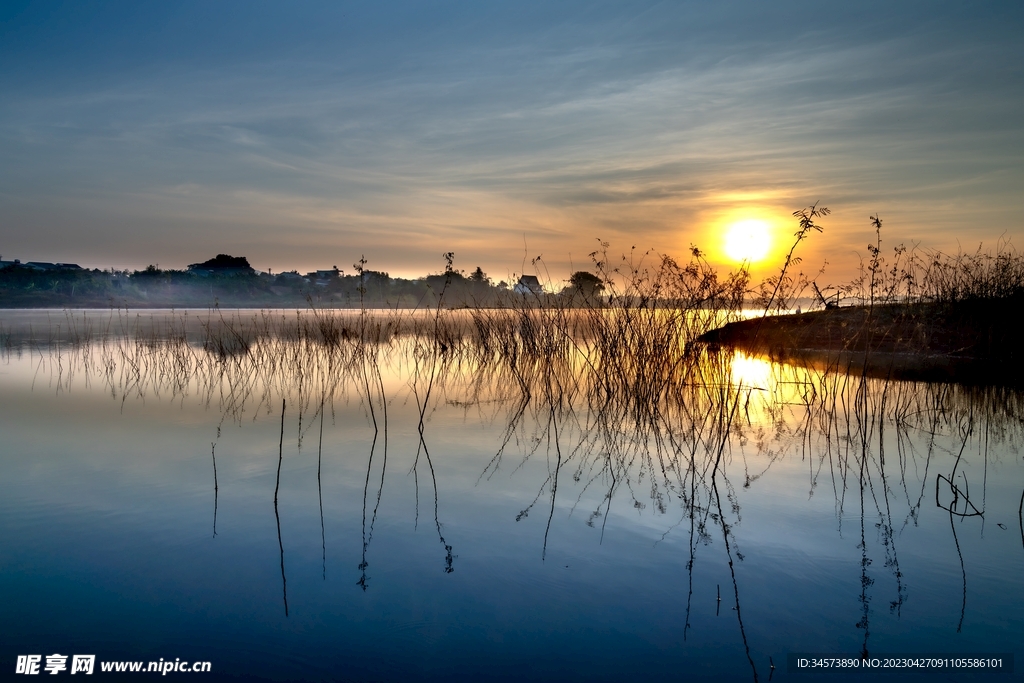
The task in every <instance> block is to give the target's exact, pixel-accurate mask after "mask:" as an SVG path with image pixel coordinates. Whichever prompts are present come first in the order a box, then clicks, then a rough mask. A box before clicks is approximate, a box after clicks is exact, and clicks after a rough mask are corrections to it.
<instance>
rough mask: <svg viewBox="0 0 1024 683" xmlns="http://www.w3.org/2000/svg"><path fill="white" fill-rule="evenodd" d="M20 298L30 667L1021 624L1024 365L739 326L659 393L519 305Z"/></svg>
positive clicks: (759, 669)
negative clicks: (862, 362)
mask: <svg viewBox="0 0 1024 683" xmlns="http://www.w3.org/2000/svg"><path fill="white" fill-rule="evenodd" d="M31 315H32V314H24V313H21V314H17V315H16V314H14V313H2V314H0V318H2V319H3V320H4V321H5V327H4V328H3V329H4V330H6V332H5V333H4V334H5V335H6V336H4V338H3V339H0V345H2V347H3V348H2V362H0V434H2V446H0V467H2V471H3V476H2V477H0V547H2V548H3V551H2V553H0V595H2V596H3V599H2V601H0V650H2V653H0V654H2V662H3V664H2V666H3V667H5V668H6V670H7V672H8V673H10V672H13V670H14V666H15V660H16V658H17V655H19V654H32V653H36V654H43V655H47V654H51V653H64V654H70V653H91V654H96V655H97V659H98V660H119V659H124V660H146V661H151V660H158V659H159V658H164V659H171V660H173V659H174V658H181V659H183V660H208V661H210V662H211V663H212V667H213V674H210V675H205V676H203V679H204V680H221V679H225V680H275V681H277V680H311V681H312V680H316V681H319V680H353V681H371V680H373V681H376V680H386V681H391V680H395V681H398V680H402V681H432V680H441V679H447V680H499V681H501V680H509V681H512V680H551V681H555V680H557V681H594V680H600V681H631V680H642V679H648V678H651V679H654V678H658V679H661V680H701V679H707V680H738V681H742V680H759V681H767V680H772V681H776V680H779V681H782V680H786V681H788V680H825V679H827V678H829V677H828V676H825V677H820V676H817V675H815V674H809V673H800V672H797V673H794V672H791V671H790V670H789V669H788V667H787V657H788V655H790V654H792V653H820V654H830V655H840V654H847V655H851V656H853V655H856V656H858V657H859V656H861V655H863V654H864V653H867V655H868V656H871V657H874V656H884V655H885V654H888V653H898V654H904V655H907V654H920V653H936V654H938V653H942V654H947V655H949V654H954V653H971V654H979V655H980V654H996V655H997V656H999V655H1001V656H1004V657H1005V656H1006V654H1009V653H1014V652H1015V651H1016V650H1017V649H1018V645H1019V643H1021V642H1022V641H1024V613H1022V610H1021V607H1022V605H1024V601H1022V598H1024V582H1022V580H1021V577H1022V574H1024V572H1022V570H1024V529H1022V527H1021V517H1020V505H1021V501H1022V491H1024V462H1022V458H1021V453H1020V450H1019V445H1020V440H1021V433H1022V430H1021V427H1022V413H1021V408H1022V407H1024V400H1022V398H1021V396H1020V395H1019V394H1017V393H1015V392H1012V391H1008V390H994V389H989V390H982V389H965V388H960V387H954V386H936V385H923V384H897V383H885V382H883V381H880V380H870V379H862V378H859V377H856V376H855V377H849V376H847V375H844V374H843V373H841V372H823V371H809V370H802V369H799V368H794V367H788V366H781V365H774V364H771V363H768V362H766V361H763V360H760V359H754V358H747V357H745V356H742V355H740V354H734V353H732V352H729V353H723V354H718V355H717V356H714V355H707V356H705V357H702V358H700V359H698V360H696V361H693V362H694V363H695V365H694V366H693V367H691V368H690V369H689V370H687V373H688V374H686V375H685V377H683V378H682V379H678V378H675V379H672V382H673V383H674V384H673V385H672V388H671V389H670V390H665V391H662V390H658V391H657V392H655V393H656V394H657V396H653V397H652V396H645V395H644V391H645V387H649V386H652V385H650V384H646V385H645V384H643V383H635V377H634V376H642V375H643V373H644V368H643V367H642V362H643V361H642V359H639V360H637V365H635V366H630V365H628V363H630V362H632V361H631V360H630V359H623V358H608V357H604V358H602V357H600V354H599V353H598V351H596V350H594V349H593V348H591V347H588V346H587V344H586V343H585V342H580V343H579V344H578V345H576V346H573V345H569V346H567V347H564V348H560V349H557V350H556V351H555V352H550V353H548V352H545V351H544V349H543V348H541V350H540V351H538V348H537V347H536V346H530V345H529V344H527V343H526V342H524V341H523V339H524V335H525V334H526V333H524V332H523V328H522V326H520V327H519V328H516V330H515V334H516V335H519V336H518V337H516V338H517V339H519V345H518V346H516V347H515V348H511V347H504V348H496V347H488V348H484V347H487V344H486V343H484V342H482V341H480V339H476V340H475V341H474V338H472V337H467V339H469V341H466V342H464V343H463V342H458V341H457V340H458V337H457V335H456V336H449V337H444V339H442V340H441V341H438V339H439V338H438V337H436V336H435V337H433V338H428V337H426V336H423V335H415V334H408V335H407V334H394V335H389V334H386V335H384V336H383V337H381V339H382V340H383V341H381V343H372V344H365V343H356V342H353V341H351V339H350V338H349V337H348V332H346V333H345V334H343V335H341V336H340V337H337V338H334V337H331V336H330V335H327V336H325V335H324V334H320V336H317V334H308V333H309V330H312V329H316V328H315V325H314V326H313V327H309V328H307V334H305V336H304V335H303V334H302V333H299V332H295V333H293V334H286V333H280V330H282V329H284V328H286V327H287V326H288V325H291V324H292V323H291V322H288V323H287V324H286V323H284V322H282V323H281V325H280V326H279V327H278V328H277V329H278V332H279V333H278V334H271V333H270V332H269V330H270V328H269V327H266V328H264V330H263V334H262V335H261V334H259V333H258V332H257V331H254V330H256V328H255V327H253V328H251V329H249V330H248V331H247V332H245V333H244V334H241V335H236V336H234V337H232V336H231V335H228V334H226V333H224V332H223V330H221V331H220V332H218V333H217V334H216V336H211V335H212V333H211V331H210V330H211V328H210V327H209V326H204V325H203V324H200V323H198V322H196V320H198V318H196V319H191V320H190V321H185V319H184V318H183V317H181V316H183V315H184V314H181V313H175V314H171V313H164V314H161V313H157V314H145V316H150V317H147V318H146V321H147V322H146V325H144V326H142V327H140V326H138V325H136V326H135V328H134V329H135V330H136V332H135V334H134V335H133V334H132V332H131V329H132V325H125V324H123V323H124V319H121V321H120V322H119V325H120V328H117V326H114V328H115V329H114V330H113V332H112V331H111V326H110V325H108V326H107V327H103V326H102V325H100V324H99V323H95V324H91V325H90V324H85V325H83V320H81V319H80V320H79V322H78V323H77V324H76V325H72V326H71V327H72V328H77V332H75V331H73V332H71V333H69V326H68V324H67V322H68V320H69V318H68V317H65V316H64V315H63V314H57V315H56V316H54V315H53V314H51V318H50V319H49V320H45V317H40V314H38V313H37V314H34V315H35V316H36V317H35V318H31ZM77 315H81V314H77ZM153 315H155V316H157V320H156V322H153V319H152V317H151V316H153ZM275 315H277V317H275V318H274V320H275V321H276V320H281V321H283V320H285V319H287V320H288V321H292V320H293V319H294V316H295V315H296V314H294V313H287V314H279V315H278V314H275ZM5 316H6V317H5ZM19 316H21V317H19ZM26 316H27V317H26ZM160 316H163V318H160ZM30 318H31V321H32V323H33V327H32V334H31V335H30V336H31V338H30V336H29V335H27V334H23V333H20V332H19V330H22V332H23V331H24V329H26V326H27V323H26V321H27V320H29V319H30ZM98 319H99V318H97V320H98ZM115 319H116V318H115ZM167 321H171V323H174V321H177V324H176V325H175V324H167V325H164V323H166V322H167ZM44 322H45V323H46V326H48V327H47V329H51V328H52V329H53V330H54V331H52V332H47V333H46V334H47V336H46V337H44V335H43V333H42V332H40V330H41V329H42V328H43V327H44ZM137 322H138V321H137V320H136V323H137ZM428 322H429V321H428ZM520 322H521V321H520ZM517 324H518V323H517ZM58 325H59V326H60V330H57V329H56V328H57V326H58ZM352 325H355V323H352ZM143 327H144V329H145V333H141V332H139V330H140V329H143ZM231 329H234V328H231ZM299 329H300V328H299V327H295V330H299ZM346 329H348V328H346ZM351 329H352V330H354V329H355V328H354V327H351ZM12 330H13V332H12ZM118 330H120V331H118ZM0 331H3V330H0ZM321 332H322V329H321ZM510 334H511V333H510ZM76 335H77V336H76ZM204 335H205V336H204ZM481 338H482V337H481ZM214 339H215V340H216V343H214V342H213V341H212V340H214ZM496 339H497V337H496ZM325 340H326V342H325ZM453 340H456V341H453ZM531 343H532V342H531ZM460 344H461V345H460ZM545 353H547V355H545ZM531 354H532V355H531ZM552 358H554V359H555V360H552ZM545 359H546V360H545ZM623 363H626V364H627V365H623ZM622 368H632V369H631V370H630V372H629V377H628V378H626V376H625V374H624V375H623V377H620V378H618V379H616V377H617V375H616V372H620V371H621V369H622ZM617 369H618V370H617ZM673 377H674V376H673ZM602 378H603V379H602ZM652 381H653V380H652ZM631 382H633V383H632V384H631ZM627 394H628V395H627ZM1007 664H1008V662H1007ZM772 665H774V667H775V668H774V669H773V668H772ZM1020 666H1024V664H1021V665H1020ZM5 675H6V674H5ZM65 675H67V672H65ZM97 675H98V676H100V677H102V676H101V675H99V674H97ZM169 675H171V677H174V676H175V674H169ZM152 676H153V674H150V677H152ZM177 676H178V677H183V676H185V674H177ZM903 676H904V677H907V676H910V677H914V675H913V674H907V673H906V672H904V673H903ZM186 677H187V676H186ZM231 677H234V678H231ZM881 677H883V676H881V675H879V674H878V672H873V673H871V674H865V673H864V672H863V671H861V672H857V673H854V674H850V675H849V676H846V677H845V678H846V679H848V680H855V679H863V680H873V679H875V678H881ZM919 677H920V678H921V679H922V680H924V679H925V678H928V679H932V680H1015V679H1020V678H1021V674H1020V671H1019V668H1018V671H1017V672H1016V673H1012V674H1011V673H1002V674H997V673H992V672H988V671H987V672H968V671H954V670H945V671H942V672H931V673H928V674H920V675H919ZM110 678H111V679H114V678H119V679H120V680H128V679H127V678H126V677H125V676H124V675H122V676H120V677H118V676H114V675H111V676H110Z"/></svg>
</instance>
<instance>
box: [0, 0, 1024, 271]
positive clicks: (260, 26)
mask: <svg viewBox="0 0 1024 683" xmlns="http://www.w3.org/2000/svg"><path fill="white" fill-rule="evenodd" d="M929 7H932V6H931V5H929ZM912 10H913V8H912V7H910V6H908V7H907V8H904V9H902V10H892V9H879V8H874V10H872V9H871V8H868V9H866V10H863V11H860V10H857V11H855V10H852V9H850V10H845V9H844V10H839V11H841V12H843V14H835V13H833V14H831V15H830V14H827V13H823V12H822V11H821V10H820V8H818V9H816V12H815V14H814V16H815V17H817V20H816V22H812V23H813V24H814V25H808V26H803V25H802V24H800V23H798V22H796V19H798V18H802V17H803V11H804V8H803V7H802V6H801V5H799V4H791V5H779V6H778V9H777V10H773V11H769V10H766V9H765V8H764V7H762V6H761V5H757V4H746V3H735V4H726V5H723V6H721V7H718V6H716V7H709V6H708V7H700V6H695V5H687V6H685V7H682V6H680V8H676V7H674V6H671V5H665V4H662V5H658V4H653V5H650V6H647V7H643V8H640V9H638V10H635V11H634V10H632V9H628V8H627V6H626V5H605V6H601V7H598V8H596V9H595V8H592V7H591V6H589V5H566V6H564V7H560V8H554V9H552V8H546V7H542V6H539V5H529V4H526V5H522V6H521V8H520V9H519V10H517V11H516V12H507V11H505V10H496V9H481V8H477V7H475V6H474V7H473V8H469V9H467V8H466V7H464V6H461V5H452V4H447V3H441V4H438V5H433V6H429V7H427V6H413V5H409V6H405V7H404V9H403V8H402V7H398V8H397V9H394V10H393V12H392V13H390V14H385V13H383V12H380V13H378V11H377V10H373V9H367V8H362V9H358V10H354V11H353V13H352V16H349V15H348V14H346V11H342V10H329V11H327V10H325V11H327V14H328V15H327V16H326V17H324V18H322V21H319V22H317V17H315V16H311V15H309V14H304V13H306V12H309V10H308V8H307V9H304V10H298V15H296V16H289V17H282V16H280V15H279V14H275V13H274V12H273V11H270V12H271V16H269V17H268V16H264V17H262V18H260V17H258V16H255V15H253V16H250V15H248V14H246V15H245V16H244V17H240V19H239V21H240V22H241V24H243V25H244V26H245V27H248V30H250V31H251V33H252V35H243V34H242V33H241V32H240V31H241V29H240V28H239V27H238V26H235V25H234V24H231V23H230V22H229V21H228V20H227V19H226V18H225V17H223V16H221V15H220V14H219V13H218V12H217V11H215V10H202V11H203V12H207V13H211V12H212V14H211V15H210V16H209V17H207V18H208V19H209V20H210V21H211V22H212V24H213V25H216V26H220V27H221V29H222V31H223V32H224V35H223V41H222V42H221V43H220V44H214V43H213V42H211V41H213V39H212V38H211V37H209V36H207V35H206V33H207V32H208V31H210V30H212V29H208V28H204V29H202V30H200V31H199V36H198V37H192V38H190V37H189V36H188V35H187V34H186V27H187V25H189V14H188V12H187V11H184V12H183V13H178V14H175V16H174V17H171V18H167V17H165V18H164V19H165V20H166V21H165V23H164V24H159V22H156V23H157V24H159V25H162V26H165V27H166V26H171V28H164V29H160V30H156V29H154V30H156V34H154V35H153V36H151V38H152V40H151V43H152V44H144V43H143V42H142V38H140V37H138V36H135V37H131V36H128V35H127V34H128V33H130V32H131V31H132V30H133V29H137V30H139V31H141V32H142V34H143V36H144V35H145V33H146V30H148V29H144V28H140V27H142V26H143V24H144V20H145V19H149V20H152V19H153V18H152V17H146V16H143V17H137V18H136V19H135V20H133V21H135V23H132V22H131V21H128V22H127V23H125V22H122V23H120V24H118V23H117V22H114V24H112V27H109V28H103V29H97V30H99V31H100V32H101V34H102V32H103V31H106V32H107V33H111V34H112V37H111V39H110V40H109V41H108V43H109V44H110V45H112V47H103V46H101V45H100V42H99V41H100V38H102V35H100V38H90V37H88V36H83V35H81V33H80V30H78V29H75V28H73V27H72V26H71V25H70V23H69V24H68V25H66V26H64V28H59V27H58V28H54V27H53V26H50V25H49V24H45V22H44V25H43V26H42V27H41V28H37V29H35V30H36V32H37V33H38V34H39V36H42V37H46V36H49V39H50V40H51V41H55V40H56V39H57V38H56V37H57V36H60V35H66V36H68V44H69V45H72V46H77V49H81V50H82V54H83V55H84V59H82V60H81V62H82V63H81V64H77V65H72V64H70V63H69V64H61V63H60V61H59V60H56V59H55V58H53V57H49V58H46V59H41V60H40V62H39V63H38V64H37V65H36V66H35V67H33V68H29V67H27V66H24V64H26V62H24V61H18V60H16V59H15V57H16V56H17V54H16V53H17V52H18V50H19V49H21V50H22V53H21V56H22V57H24V56H25V55H30V54H31V53H32V49H33V48H31V47H30V46H29V42H28V41H25V42H24V43H23V44H22V46H21V47H20V48H19V47H18V44H17V41H15V42H14V43H9V46H8V47H7V48H4V49H3V51H2V52H0V65H8V66H9V65H11V64H19V65H22V66H19V67H18V68H17V69H15V70H14V71H13V75H10V73H11V72H9V75H8V76H7V77H6V81H5V84H6V85H7V86H9V88H8V93H9V94H8V95H7V96H6V97H5V99H4V102H3V103H0V160H2V161H3V164H2V169H0V181H2V183H0V187H2V188H4V189H2V190H0V193H2V199H3V201H4V204H5V206H6V207H7V208H6V209H5V212H6V224H7V225H8V226H10V227H8V228H5V230H6V231H9V232H10V233H11V234H7V235H4V237H5V242H7V243H8V244H9V245H10V246H5V253H8V252H9V251H10V249H11V248H14V249H15V250H18V251H19V252H23V254H24V255H25V256H26V257H29V256H31V257H32V258H56V257H55V256H50V255H49V253H48V252H44V250H46V249H48V245H49V244H52V243H53V240H54V238H56V237H57V236H61V239H59V240H58V241H59V242H61V243H62V244H65V245H67V248H69V249H70V248H72V247H74V248H79V249H86V248H88V249H91V250H92V251H93V253H99V254H120V255H121V256H119V257H118V258H120V259H123V260H125V261H131V260H134V261H136V262H137V263H138V264H141V265H144V264H145V263H148V262H150V261H152V260H155V259H157V258H159V259H161V262H162V263H167V264H169V263H172V262H175V261H177V260H180V261H182V262H183V263H184V262H188V260H189V259H192V260H194V259H195V258H196V256H195V253H194V252H195V250H197V249H207V250H209V249H214V248H216V249H228V248H229V247H230V248H235V247H233V246H232V244H233V243H234V244H239V245H240V246H238V247H237V248H238V249H247V250H248V251H249V253H250V256H251V257H252V258H253V259H256V260H261V261H265V262H266V263H267V265H269V266H272V267H274V268H275V269H280V268H290V267H303V268H304V267H313V266H315V265H318V264H319V261H318V259H320V258H321V257H322V250H323V249H324V248H328V249H331V250H337V251H338V252H347V253H348V254H349V256H348V257H347V258H356V257H357V256H358V255H359V254H360V253H368V252H373V253H379V254H380V255H381V256H380V258H381V259H382V260H391V261H393V263H380V264H379V266H380V267H381V268H384V269H390V270H392V271H393V272H401V271H405V272H416V271H419V272H423V271H425V270H427V269H430V268H432V267H434V264H433V262H434V261H435V260H436V259H435V256H436V254H435V253H434V252H437V253H438V254H439V253H440V252H441V251H447V250H449V249H454V250H455V251H456V252H457V254H459V255H460V257H464V258H466V259H469V260H471V261H473V262H474V264H475V263H481V264H483V265H485V269H487V270H489V271H497V272H500V271H501V270H502V269H503V268H508V267H511V266H510V264H511V265H512V266H517V262H516V261H517V259H518V252H519V251H520V250H521V245H522V241H523V236H524V234H525V235H526V236H527V237H528V240H529V242H530V243H531V244H532V245H534V246H535V247H537V248H538V249H539V250H542V251H544V252H545V253H547V254H549V255H551V258H552V263H553V264H555V265H556V266H557V267H561V266H562V265H564V262H566V261H567V260H568V255H569V254H570V253H572V254H584V253H587V252H589V251H590V250H591V249H592V246H591V245H592V243H593V239H594V238H595V237H601V238H602V239H610V240H613V241H614V242H616V243H622V244H627V243H628V244H630V245H632V244H634V243H639V244H641V245H642V246H644V247H646V246H651V247H654V248H656V249H659V250H662V251H670V252H672V251H678V250H680V249H681V248H685V247H686V246H687V245H688V244H689V243H690V242H693V241H696V242H704V241H707V240H709V239H714V235H713V232H714V230H715V229H716V228H715V226H716V225H719V224H720V222H721V221H722V220H724V217H726V216H729V215H733V214H735V213H736V212H738V211H743V210H749V211H756V212H762V213H771V214H772V215H774V216H777V217H778V218H779V220H785V218H786V217H788V215H789V213H790V212H791V211H793V210H794V209H797V208H800V207H802V206H804V205H806V204H809V203H812V202H814V201H817V200H819V199H820V200H821V201H822V202H823V203H825V204H827V205H829V206H830V207H832V208H833V209H834V211H835V213H834V215H833V220H832V222H831V224H830V229H829V233H828V236H827V238H825V239H823V240H819V242H818V244H817V245H815V246H813V247H812V248H811V249H812V252H813V253H814V255H816V256H820V257H822V258H823V257H825V256H826V255H828V252H829V249H831V250H832V251H833V252H835V253H837V254H847V253H848V252H849V251H850V249H852V248H854V246H855V245H858V244H860V243H861V242H864V239H863V237H862V235H863V234H865V233H866V232H867V229H866V225H867V221H866V218H867V215H868V214H869V213H871V212H874V211H881V212H882V213H883V214H884V215H886V216H889V217H890V218H889V220H887V223H886V225H887V228H888V226H892V229H893V230H894V232H895V233H898V234H899V235H905V236H906V237H907V238H908V239H919V238H920V239H924V238H925V237H928V238H929V239H932V240H936V241H938V242H939V244H936V245H935V246H944V245H945V244H947V243H950V241H951V240H954V241H955V239H956V238H962V239H966V238H967V237H970V239H971V240H975V239H989V240H994V239H995V238H996V237H998V235H1000V234H1002V233H1008V234H1010V235H1013V234H1020V231H1021V227H1022V218H1024V213H1022V210H1021V209H1020V208H1018V205H1019V202H1018V201H1017V200H1016V193H1017V192H1019V187H1020V184H1021V183H1020V181H1021V179H1022V178H1021V174H1022V173H1024V171H1022V169H1024V165H1022V164H1021V162H1022V161H1024V159H1022V155H1024V130H1022V127H1021V124H1020V122H1019V120H1018V119H1019V116H1018V115H1017V114H1018V113H1019V110H1020V106H1021V104H1022V103H1021V94H1022V92H1024V91H1022V89H1021V88H1020V85H1021V83H1020V80H1021V76H1020V73H1019V69H1016V67H1014V66H1013V65H1015V64H1019V63H1020V58H1021V56H1022V55H1021V52H1024V48H1022V47H1021V46H1020V44H1019V41H1018V40H1016V39H1015V38H1013V35H1015V34H1014V33H1013V32H1012V31H1010V30H1009V29H1008V28H1006V25H1007V24H1009V25H1010V26H1011V27H1012V25H1013V24H1014V22H1015V21H1017V20H1018V19H1019V17H1016V16H1014V15H1012V14H1011V15H1009V16H1006V15H1000V16H995V17H993V16H986V15H984V13H978V14H977V15H976V16H972V17H968V18H964V17H960V16H955V15H953V14H952V11H951V10H949V9H948V8H943V7H936V8H933V10H932V12H930V13H927V14H915V13H914V11H912ZM161 11H162V10H161ZM196 11H200V10H196ZM339 12H340V14H339ZM432 12H433V14H432ZM893 12H899V13H898V14H896V15H894V14H893ZM944 13H945V14H944ZM257 14H258V13H257ZM175 22H177V23H175ZM87 24H88V25H93V26H95V25H96V24H95V22H92V23H88V22H87ZM314 24H317V25H316V26H314ZM320 24H323V26H321V25H320ZM996 24H999V25H1000V27H1001V28H1000V27H996V26H995V25H996ZM146 25H148V24H146ZM174 26H178V28H177V29H175V28H173V27H174ZM331 26H333V27H334V28H336V29H337V31H336V35H335V36H333V37H332V35H331V32H330V31H329V30H328V28H330V27H331ZM278 28H279V32H277V33H275V30H277V29H278ZM82 30H84V29H82ZM61 31H63V33H61ZM29 33H31V31H30V32H29ZM44 34H45V35H44ZM4 35H9V34H4ZM39 36H37V37H39ZM174 37H177V38H179V39H180V40H181V44H180V45H178V46H177V47H175V46H174V43H173V40H172V38H174ZM261 41H264V42H266V43H267V46H266V49H261V48H259V47H258V45H260V44H261ZM43 42H44V43H45V42H46V41H43ZM104 45H106V44H104ZM186 53H187V54H186ZM196 55H199V56H201V57H202V58H201V59H200V58H199V57H197V56H196ZM66 56H67V57H69V58H70V55H66ZM119 56H120V57H124V56H134V57H136V59H135V60H134V61H132V62H125V63H118V60H117V57H119ZM72 74H74V75H77V76H78V77H76V78H72V77H71V75H72ZM869 207H870V208H869ZM862 214H863V215H862ZM826 239H827V242H826V241H825V240H826ZM47 240H49V241H47ZM189 240H191V241H192V242H191V243H190V242H189ZM184 244H187V245H188V246H187V247H186V246H183V245H184ZM215 245H219V246H215ZM814 250H817V251H814ZM30 252H31V253H30ZM186 252H187V255H186ZM332 253H334V252H332ZM510 253H514V254H516V255H517V256H515V257H509V254H510ZM145 254H151V255H149V256H146V255H145ZM462 255H464V256H462ZM62 258H64V259H65V260H85V259H84V257H81V256H76V255H75V254H66V255H63V256H62ZM344 258H346V257H343V256H333V255H332V256H331V257H330V259H329V260H333V261H342V262H344ZM510 258H511V260H510ZM284 259H290V260H289V261H288V262H284Z"/></svg>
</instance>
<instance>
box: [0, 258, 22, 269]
mask: <svg viewBox="0 0 1024 683" xmlns="http://www.w3.org/2000/svg"><path fill="white" fill-rule="evenodd" d="M20 265H21V259H14V260H13V261H4V260H2V259H0V270H3V269H4V268H13V267H14V266H20Z"/></svg>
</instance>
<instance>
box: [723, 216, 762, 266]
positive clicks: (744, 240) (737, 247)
mask: <svg viewBox="0 0 1024 683" xmlns="http://www.w3.org/2000/svg"><path fill="white" fill-rule="evenodd" d="M771 246H772V239H771V229H770V227H769V225H768V223H766V222H765V221H761V220H757V219H747V220H742V221H737V222H736V223H733V224H732V225H730V226H729V228H728V230H726V232H725V238H724V248H725V254H726V256H728V257H729V258H731V259H732V260H733V261H736V262H737V263H739V262H746V263H757V262H758V261H762V260H764V258H765V257H766V256H767V255H768V250H769V249H770V248H771Z"/></svg>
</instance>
